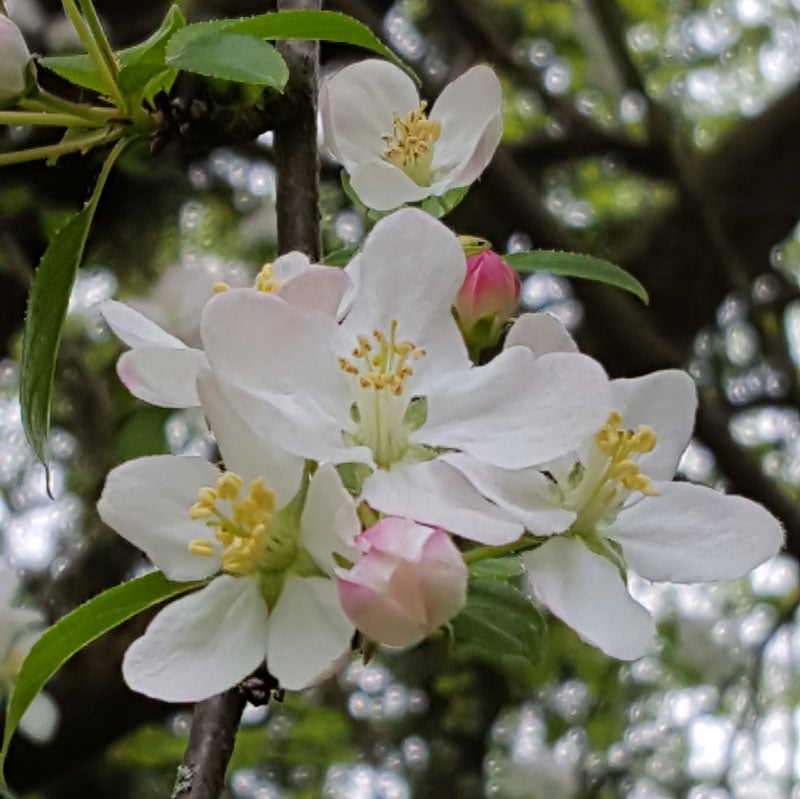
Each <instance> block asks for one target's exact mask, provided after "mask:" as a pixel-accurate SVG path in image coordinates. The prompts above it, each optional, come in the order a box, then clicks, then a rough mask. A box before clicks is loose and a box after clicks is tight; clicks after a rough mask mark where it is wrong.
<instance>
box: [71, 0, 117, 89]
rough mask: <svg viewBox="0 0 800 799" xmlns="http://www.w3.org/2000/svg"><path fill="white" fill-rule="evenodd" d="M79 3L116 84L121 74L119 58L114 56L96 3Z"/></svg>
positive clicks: (90, 1) (90, 0) (81, 0)
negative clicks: (98, 14)
mask: <svg viewBox="0 0 800 799" xmlns="http://www.w3.org/2000/svg"><path fill="white" fill-rule="evenodd" d="M78 5H79V6H80V8H81V11H82V12H83V16H84V17H85V18H86V23H87V25H88V26H89V30H90V31H91V33H92V36H93V37H94V40H95V42H97V45H98V47H99V48H100V51H101V53H102V54H103V57H104V59H105V62H106V64H107V65H108V69H109V71H110V72H111V74H112V76H113V77H114V84H115V85H116V82H117V76H118V75H119V67H118V66H117V60H116V58H115V57H114V51H113V50H112V49H111V43H110V42H109V41H108V37H107V36H106V32H105V31H104V30H103V26H102V25H101V24H100V18H99V17H98V16H97V11H96V9H95V7H94V3H92V0H78Z"/></svg>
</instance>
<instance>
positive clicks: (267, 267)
mask: <svg viewBox="0 0 800 799" xmlns="http://www.w3.org/2000/svg"><path fill="white" fill-rule="evenodd" d="M274 275H275V267H274V266H273V265H272V264H264V266H262V267H261V271H260V272H259V273H258V275H257V276H256V288H257V289H258V290H259V291H264V292H266V293H267V294H277V293H278V292H279V291H280V290H281V289H282V288H283V284H284V283H285V282H286V281H284V280H277V279H276V278H275V276H274Z"/></svg>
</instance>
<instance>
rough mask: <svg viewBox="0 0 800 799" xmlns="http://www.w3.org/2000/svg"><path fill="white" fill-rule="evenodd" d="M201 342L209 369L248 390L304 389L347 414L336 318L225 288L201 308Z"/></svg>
mask: <svg viewBox="0 0 800 799" xmlns="http://www.w3.org/2000/svg"><path fill="white" fill-rule="evenodd" d="M201 332H202V337H203V343H204V345H205V348H206V353H207V355H208V360H209V362H210V363H211V368H212V369H213V371H214V372H215V373H216V374H217V375H218V376H219V377H220V378H221V379H222V380H223V381H224V382H226V383H228V382H230V383H233V384H236V385H239V386H242V387H244V388H247V389H249V390H250V391H255V392H257V391H264V392H267V393H275V394H285V395H294V394H304V395H307V396H309V397H311V398H313V399H314V400H315V402H316V403H317V404H318V405H319V406H320V407H322V408H325V409H326V412H327V413H328V414H330V415H333V416H341V417H342V419H347V418H349V414H350V404H351V402H352V397H351V392H350V386H349V383H348V380H347V378H346V376H345V374H344V372H342V370H341V368H340V367H339V364H338V362H337V360H336V356H335V354H334V353H333V351H332V343H333V342H335V341H336V339H337V336H338V334H339V330H338V325H337V324H336V320H335V319H334V318H332V317H331V316H329V315H326V314H320V313H311V312H306V311H303V310H301V309H300V308H297V307H295V306H293V305H290V304H289V303H288V302H286V301H285V300H284V299H282V298H281V297H276V296H273V295H271V294H265V293H263V292H255V291H248V290H246V289H244V290H242V289H240V290H231V291H225V292H223V293H222V294H218V295H217V296H216V297H214V298H213V299H212V300H211V301H210V302H209V303H208V304H207V305H206V307H205V309H204V311H203V319H202V323H201Z"/></svg>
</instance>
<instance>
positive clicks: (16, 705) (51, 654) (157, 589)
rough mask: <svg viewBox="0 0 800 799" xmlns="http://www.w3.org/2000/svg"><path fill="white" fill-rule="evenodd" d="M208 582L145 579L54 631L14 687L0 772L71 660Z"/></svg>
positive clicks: (95, 601)
mask: <svg viewBox="0 0 800 799" xmlns="http://www.w3.org/2000/svg"><path fill="white" fill-rule="evenodd" d="M205 582H206V581H202V580H201V581H197V582H188V583H173V582H170V581H169V580H167V578H166V577H164V575H163V574H161V572H153V573H152V574H146V575H145V576H144V577H139V578H137V579H135V580H131V581H130V582H127V583H123V584H122V585H118V586H116V587H114V588H110V589H109V590H108V591H104V592H103V593H102V594H98V595H97V596H96V597H93V598H92V599H90V600H89V601H88V602H85V603H84V604H83V605H81V606H80V607H78V608H76V609H75V610H73V611H72V612H71V613H68V614H67V615H66V616H64V617H63V618H62V619H59V621H57V622H56V623H55V624H54V625H53V626H52V627H50V628H49V629H48V630H47V631H46V632H45V633H44V635H42V637H41V638H40V639H39V640H38V641H37V642H36V643H35V644H34V645H33V647H32V649H31V651H30V653H29V654H28V656H27V657H26V658H25V661H24V662H23V664H22V669H21V670H20V673H19V675H18V676H17V680H16V683H15V684H14V692H13V693H12V694H11V699H10V701H9V704H8V711H7V712H6V726H5V731H4V733H3V748H2V751H1V752H0V767H1V766H2V764H3V763H5V757H6V754H7V752H8V745H9V742H10V741H11V736H12V735H13V734H14V731H15V730H16V729H17V725H18V724H19V721H20V719H21V718H22V716H23V714H24V713H25V711H26V710H27V709H28V706H29V705H30V703H31V702H32V701H33V698H34V697H35V696H36V694H38V693H39V691H41V690H42V688H43V687H44V685H45V683H46V682H47V681H48V680H49V679H50V678H51V677H52V676H53V675H54V674H55V673H56V671H58V669H59V668H61V666H63V665H64V663H66V662H67V660H69V659H70V658H71V657H72V656H73V655H74V654H75V653H76V652H78V651H79V650H81V649H83V647H85V646H86V645H87V644H90V643H91V642H92V641H94V640H95V639H97V638H99V637H100V636H101V635H103V633H106V632H108V631H109V630H113V629H114V628H115V627H117V626H119V625H120V624H122V622H124V621H127V620H128V619H130V618H131V617H132V616H135V615H136V614H137V613H140V612H141V611H143V610H146V609H147V608H149V607H152V606H153V605H157V604H158V603H159V602H163V601H164V600H165V599H169V598H170V597H174V596H178V595H179V594H184V593H186V592H187V591H191V590H193V589H195V588H198V587H200V586H202V585H205Z"/></svg>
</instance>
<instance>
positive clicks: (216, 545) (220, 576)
mask: <svg viewBox="0 0 800 799" xmlns="http://www.w3.org/2000/svg"><path fill="white" fill-rule="evenodd" d="M198 389H199V393H200V397H201V399H202V407H203V410H204V412H205V414H206V416H207V417H208V419H209V423H210V425H211V427H212V429H213V431H214V433H215V435H216V438H217V443H218V445H219V448H220V452H221V453H222V457H223V459H224V462H225V465H226V467H227V469H228V470H229V471H226V472H222V473H221V472H220V470H219V469H218V468H217V467H215V466H213V465H212V464H210V463H208V462H207V461H206V460H204V459H202V458H197V457H190V456H171V455H166V456H154V457H146V458H138V459H136V460H133V461H128V462H127V463H124V464H122V465H121V466H118V467H116V468H115V469H113V470H112V471H111V472H110V474H109V475H108V479H107V481H106V485H105V488H104V490H103V494H102V496H101V498H100V502H99V503H98V510H99V512H100V516H101V518H102V519H103V520H104V521H105V522H106V523H107V524H109V525H110V526H111V527H113V528H114V529H115V530H116V531H117V532H118V533H120V534H121V535H122V536H124V537H125V538H127V539H128V540H129V541H131V542H132V543H133V544H135V545H136V546H138V547H140V548H142V549H143V550H144V551H145V552H146V553H147V554H148V555H149V556H150V558H151V559H152V561H153V563H154V564H155V565H156V566H157V567H158V568H159V569H161V571H162V572H163V573H164V574H165V575H166V576H167V577H168V578H169V579H172V580H180V581H187V580H201V579H204V578H207V577H211V576H212V575H216V576H215V577H214V579H213V580H212V581H211V582H210V583H209V584H208V585H206V586H205V587H204V588H202V589H201V590H200V591H197V592H196V593H193V594H190V595H189V596H186V597H182V598H180V599H178V600H177V601H175V602H173V603H172V604H170V605H168V606H167V607H166V608H165V609H164V610H162V611H161V612H160V613H159V614H158V615H157V616H156V618H155V619H154V620H153V621H152V622H151V624H150V626H149V627H148V629H147V631H146V633H145V635H144V636H143V637H142V638H140V639H138V640H137V641H135V642H134V643H133V644H132V645H131V646H130V648H129V649H128V651H127V652H126V654H125V658H124V661H123V675H124V677H125V680H126V682H127V683H128V685H129V686H130V687H131V688H133V689H134V690H136V691H139V692H140V693H143V694H146V695H148V696H151V697H155V698H158V699H163V700H167V701H173V702H194V701H199V700H201V699H204V698H206V697H209V696H212V695H214V694H216V693H219V692H220V691H223V690H225V689H227V688H230V687H231V686H233V685H235V684H237V683H238V682H239V681H240V680H242V679H244V678H245V677H246V676H247V675H248V674H250V673H251V672H252V671H253V670H255V669H256V668H257V667H258V665H259V664H260V663H261V662H262V661H264V659H265V658H266V662H267V668H268V669H269V671H270V673H271V674H272V675H273V676H274V677H275V678H276V679H277V680H278V682H279V683H280V685H281V686H283V687H284V688H287V689H290V690H297V689H301V688H305V687H306V686H308V685H310V684H313V683H314V682H316V681H318V680H319V679H321V678H323V677H324V676H326V672H328V671H329V669H330V668H331V667H332V665H333V664H335V663H336V661H337V660H338V659H339V658H340V657H341V656H342V655H343V654H345V653H346V652H347V651H348V649H349V646H350V640H351V638H352V635H353V632H354V628H353V625H352V624H351V623H350V621H349V620H348V619H347V617H346V616H345V614H344V612H343V611H342V609H341V607H340V605H339V601H338V598H337V587H336V582H335V581H334V580H333V579H331V577H330V575H331V574H332V572H333V569H334V568H335V566H336V563H335V561H334V557H333V553H334V552H339V553H340V554H341V555H342V556H343V557H346V558H348V559H349V560H351V561H352V560H353V559H355V558H356V557H357V556H358V550H356V549H355V548H353V547H352V546H351V543H350V542H352V540H353V539H354V537H355V536H356V535H357V534H358V532H359V531H360V524H359V521H358V516H357V514H356V509H355V504H354V502H353V500H352V498H351V497H350V495H349V494H348V493H347V491H346V490H345V489H344V487H343V486H342V483H341V480H340V479H339V476H338V474H337V472H336V470H335V469H334V468H333V467H332V466H322V467H320V468H319V469H318V470H317V471H316V473H315V474H314V476H313V477H312V478H311V480H310V483H309V484H308V488H307V492H306V493H305V496H303V494H302V493H301V494H299V495H298V494H297V492H298V489H299V488H300V487H301V484H302V471H303V463H302V460H301V459H298V458H295V457H293V456H291V455H288V454H286V453H283V452H281V451H280V450H277V449H275V448H274V447H271V446H270V447H268V446H265V444H264V442H263V440H262V439H261V438H260V437H259V436H258V435H257V434H256V433H255V432H254V431H253V430H251V429H250V428H248V427H247V425H246V424H245V423H244V422H243V420H242V419H240V418H239V417H238V416H236V415H235V414H233V413H232V412H231V410H230V408H229V407H228V405H227V401H226V399H225V397H224V396H223V395H222V393H221V392H220V391H219V387H218V386H217V385H216V383H215V381H214V380H213V377H212V376H211V375H210V374H209V373H208V372H207V371H205V370H204V371H203V372H202V373H201V375H200V378H199V381H198Z"/></svg>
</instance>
